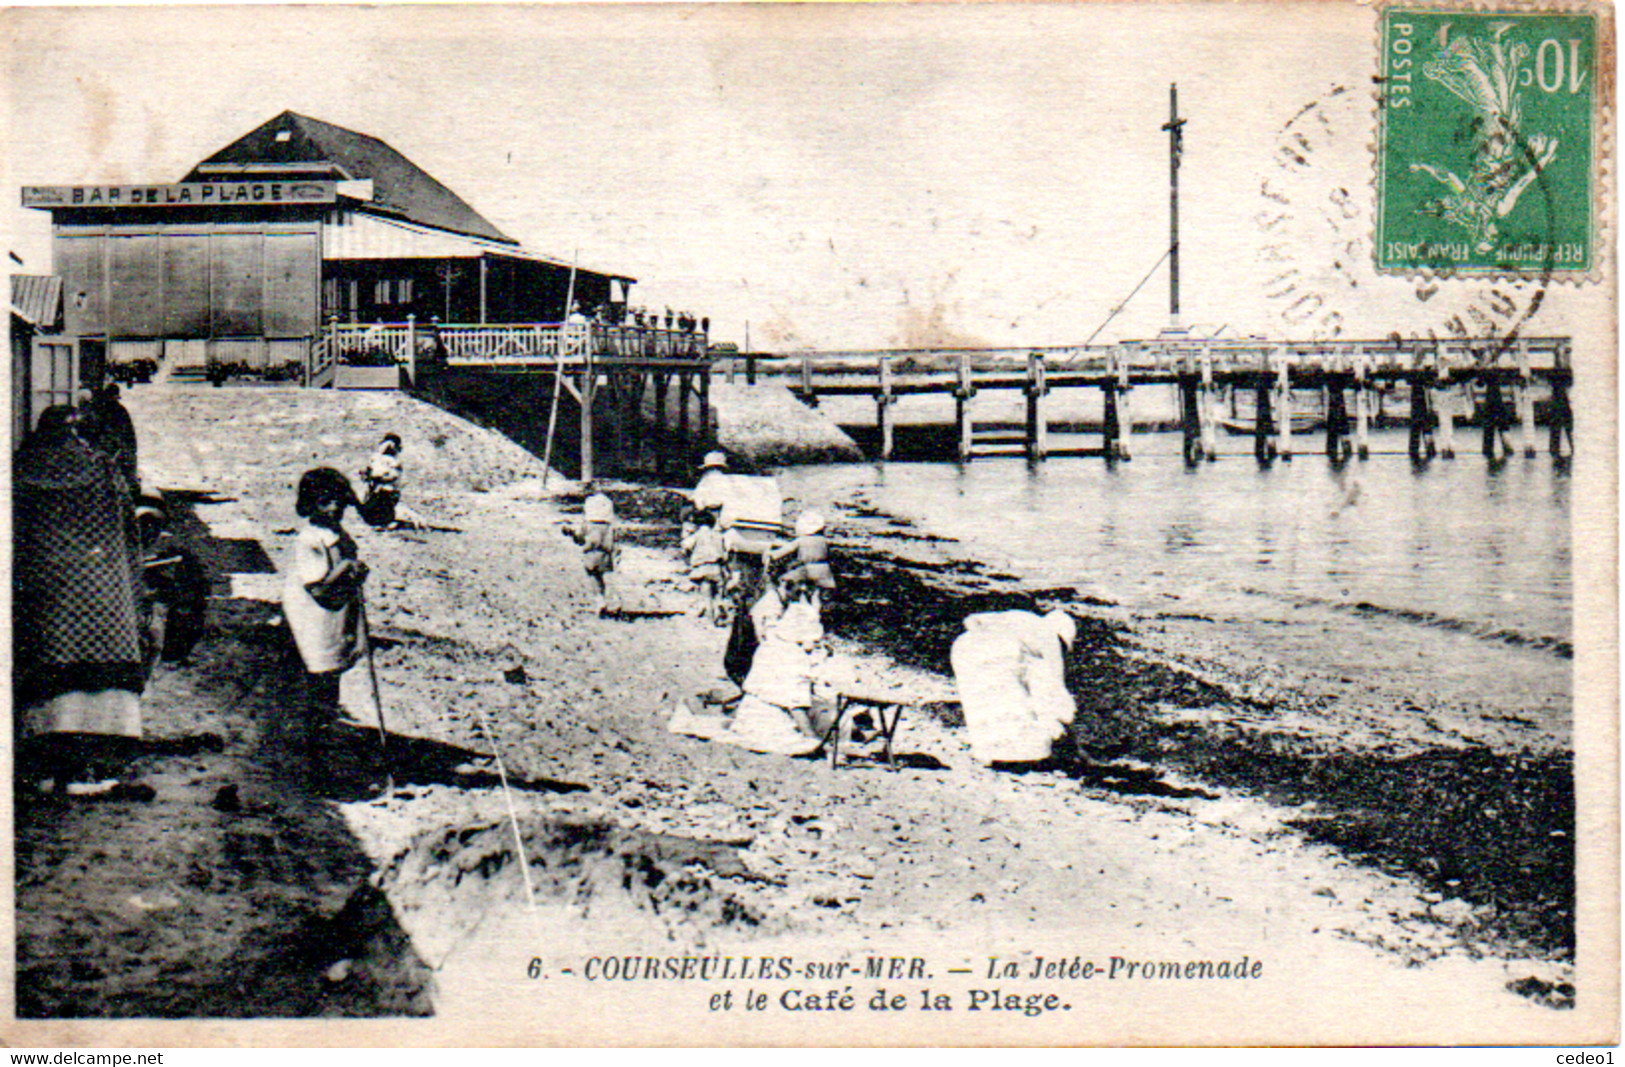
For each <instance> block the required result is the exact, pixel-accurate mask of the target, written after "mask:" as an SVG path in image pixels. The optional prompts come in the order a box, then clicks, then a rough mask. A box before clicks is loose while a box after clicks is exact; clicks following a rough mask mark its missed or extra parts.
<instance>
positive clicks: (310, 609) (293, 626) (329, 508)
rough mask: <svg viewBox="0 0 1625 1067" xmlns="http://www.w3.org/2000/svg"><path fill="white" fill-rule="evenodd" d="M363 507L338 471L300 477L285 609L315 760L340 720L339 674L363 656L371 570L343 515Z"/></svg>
mask: <svg viewBox="0 0 1625 1067" xmlns="http://www.w3.org/2000/svg"><path fill="white" fill-rule="evenodd" d="M354 503H356V499H355V493H354V491H353V490H352V489H351V488H350V483H349V481H348V480H347V479H346V478H345V477H344V475H342V474H340V473H339V472H338V471H336V470H334V469H332V468H331V467H318V468H316V469H315V470H310V471H306V472H305V474H304V476H303V477H301V478H300V479H299V493H298V498H297V499H296V500H295V502H294V510H295V511H297V512H298V513H299V516H300V518H302V519H304V520H305V524H304V525H303V526H302V527H300V529H299V535H298V539H297V540H296V541H295V542H294V546H293V553H292V556H291V558H290V560H289V566H288V576H287V582H286V584H285V585H284V586H283V590H282V611H283V614H284V615H285V616H286V617H287V620H288V628H289V629H290V630H292V631H293V640H294V644H295V645H296V646H297V647H298V649H299V658H300V659H301V660H302V661H303V662H304V665H305V709H306V713H307V716H308V727H309V729H310V731H311V733H310V744H311V748H312V754H313V755H315V754H316V753H317V752H319V749H320V745H319V738H320V737H321V735H322V734H323V733H324V732H325V731H326V730H327V729H328V728H329V727H331V726H332V725H333V723H334V722H335V721H336V720H337V718H338V709H339V676H340V675H341V674H343V673H344V671H345V670H346V669H348V668H349V667H350V666H351V665H352V664H353V663H355V661H356V658H357V657H358V656H359V655H361V654H362V653H363V652H364V649H363V648H362V638H361V587H362V584H363V583H364V582H365V581H366V580H367V565H366V564H365V563H362V562H361V561H360V560H359V559H357V558H356V545H355V541H353V540H352V539H351V538H350V535H349V534H348V533H346V532H345V530H344V527H343V525H342V524H341V520H342V519H343V518H344V509H345V508H347V507H349V506H350V505H352V504H354Z"/></svg>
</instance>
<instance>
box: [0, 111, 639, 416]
mask: <svg viewBox="0 0 1625 1067" xmlns="http://www.w3.org/2000/svg"><path fill="white" fill-rule="evenodd" d="M22 203H23V205H24V206H25V207H30V208H37V209H39V210H42V211H48V212H50V215H51V225H52V273H53V274H54V275H55V276H56V277H58V278H60V279H61V281H62V324H61V325H62V332H63V333H64V334H66V335H69V336H72V337H75V338H80V339H89V340H92V341H95V342H97V343H99V344H101V345H104V346H105V355H106V359H107V360H108V361H109V362H110V363H123V362H133V361H137V360H142V359H150V360H153V361H154V362H156V363H157V364H159V366H160V367H164V368H166V370H167V371H172V370H173V369H174V368H176V367H197V368H201V367H203V366H205V365H209V364H216V365H233V364H234V365H238V366H243V367H247V368H251V369H265V368H276V367H282V368H292V369H295V370H297V369H298V368H299V367H307V368H308V365H309V361H310V359H311V350H312V344H313V341H314V339H316V338H317V337H318V336H319V335H320V333H321V331H322V328H323V325H324V323H327V322H329V321H337V322H355V323H370V322H376V321H383V322H404V321H406V320H407V319H408V317H409V316H410V317H412V318H414V319H415V320H416V321H418V322H420V323H425V324H426V323H429V322H431V321H435V320H438V321H439V322H443V323H473V324H504V323H519V322H555V323H556V322H560V321H562V320H563V319H564V318H565V317H566V316H567V314H568V312H569V309H568V308H566V307H565V302H566V294H567V293H568V292H569V291H570V289H571V286H572V274H573V275H574V278H573V287H574V294H575V303H577V304H579V305H582V306H583V307H584V308H585V309H586V310H588V311H589V312H591V311H594V310H597V309H600V308H602V309H603V310H602V315H603V316H604V317H605V318H606V319H608V320H609V321H619V318H620V317H621V316H622V315H624V313H625V309H626V302H627V296H628V293H629V290H630V288H631V286H632V285H633V283H634V282H635V279H634V278H631V277H629V276H626V275H620V274H614V273H610V272H605V271H598V270H591V269H585V268H579V267H577V268H574V269H573V268H572V265H571V264H570V263H569V262H567V261H564V260H560V259H555V258H552V257H549V256H545V255H542V254H540V253H537V252H532V251H530V250H528V249H525V248H523V247H521V246H520V244H519V242H518V241H516V240H514V239H513V238H512V237H509V236H508V235H507V234H505V233H503V232H502V231H501V230H499V229H498V228H497V227H496V226H494V225H493V224H492V223H491V222H490V221H489V220H487V219H485V218H484V217H483V216H481V215H480V214H479V212H477V211H475V210H474V208H473V207H471V206H470V205H469V204H468V203H467V202H466V201H464V200H463V199H462V198H461V197H459V196H458V195H457V194H456V193H454V192H452V191H451V190H450V189H448V188H446V186H444V185H442V184H441V183H440V182H439V181H437V180H436V179H435V178H434V177H432V176H431V175H430V174H428V173H427V172H425V171H424V170H423V169H422V168H420V167H418V166H417V165H416V164H414V163H413V162H412V161H411V160H409V159H407V158H406V157H405V156H403V155H401V154H400V153H399V152H397V151H396V150H395V149H393V148H391V147H390V146H389V145H387V144H385V143H384V142H383V141H381V140H379V139H378V138H376V137H371V136H368V135H367V134H363V133H357V132H355V131H353V130H347V129H344V128H343V127H340V126H335V125H333V124H331V123H327V122H322V121H320V120H318V119H313V118H310V117H308V116H305V115H299V114H296V113H294V112H292V111H284V112H283V113H282V114H280V115H278V116H276V117H275V118H273V119H271V120H270V121H268V122H266V123H264V124H263V125H261V126H259V127H257V128H256V129H254V130H252V131H250V132H249V133H247V134H245V135H244V136H242V137H240V138H238V139H237V140H235V141H233V142H232V143H231V144H229V145H227V146H226V147H224V148H222V149H221V150H220V151H218V152H216V153H214V154H213V155H211V156H209V157H208V158H207V159H204V160H203V161H201V162H200V163H198V164H197V165H196V166H194V167H193V168H192V169H191V170H190V171H188V172H187V173H186V174H185V175H183V176H182V177H181V179H180V181H179V182H176V183H173V184H154V185H74V186H25V187H23V189H22ZM288 376H289V377H296V376H297V375H294V374H289V375H288ZM305 377H306V379H307V380H308V379H309V375H308V374H307V375H305ZM313 384H315V383H313Z"/></svg>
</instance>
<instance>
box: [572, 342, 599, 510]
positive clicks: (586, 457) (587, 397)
mask: <svg viewBox="0 0 1625 1067" xmlns="http://www.w3.org/2000/svg"><path fill="white" fill-rule="evenodd" d="M576 392H577V394H578V395H579V397H580V400H581V481H582V483H583V484H585V483H587V482H590V481H592V477H593V471H592V461H593V455H592V432H593V424H592V408H593V401H594V400H595V399H597V394H598V373H597V372H596V371H594V370H593V369H592V368H590V367H589V368H588V369H587V370H586V371H584V372H583V373H582V374H580V375H579V376H578V377H577V378H576Z"/></svg>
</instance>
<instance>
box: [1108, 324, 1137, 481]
mask: <svg viewBox="0 0 1625 1067" xmlns="http://www.w3.org/2000/svg"><path fill="white" fill-rule="evenodd" d="M1116 359H1117V384H1116V386H1115V390H1116V396H1115V397H1114V399H1115V401H1116V403H1115V404H1114V405H1113V411H1112V414H1113V416H1114V421H1115V425H1114V426H1113V427H1112V430H1113V445H1112V447H1113V448H1114V450H1115V458H1117V459H1121V460H1125V461H1126V460H1131V459H1133V458H1134V452H1133V443H1132V442H1131V441H1130V438H1131V437H1133V435H1134V384H1133V382H1132V381H1131V380H1130V379H1129V358H1128V353H1126V352H1124V351H1123V350H1121V349H1118V350H1117V351H1116Z"/></svg>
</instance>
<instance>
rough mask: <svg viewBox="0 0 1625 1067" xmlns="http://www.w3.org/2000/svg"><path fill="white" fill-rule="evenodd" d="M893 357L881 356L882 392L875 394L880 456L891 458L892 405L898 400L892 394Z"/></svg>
mask: <svg viewBox="0 0 1625 1067" xmlns="http://www.w3.org/2000/svg"><path fill="white" fill-rule="evenodd" d="M891 387H892V378H891V357H890V356H881V357H880V392H878V393H876V394H875V423H876V426H877V427H878V428H879V430H880V458H881V459H891V454H892V412H891V406H892V404H893V403H894V402H895V401H896V400H897V398H896V397H894V396H892V391H891Z"/></svg>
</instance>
